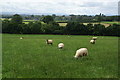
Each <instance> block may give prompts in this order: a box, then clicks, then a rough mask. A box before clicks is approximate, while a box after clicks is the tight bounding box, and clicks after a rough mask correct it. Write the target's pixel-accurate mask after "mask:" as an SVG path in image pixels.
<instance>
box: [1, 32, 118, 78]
mask: <svg viewBox="0 0 120 80" xmlns="http://www.w3.org/2000/svg"><path fill="white" fill-rule="evenodd" d="M21 36H22V37H24V39H22V40H20V39H19V38H20V37H21ZM91 37H92V36H80V35H78V36H71V35H70V36H67V35H15V34H13V35H11V34H3V43H2V44H3V69H2V72H3V74H2V76H3V78H5V77H6V78H117V77H118V46H117V44H118V38H117V37H102V36H99V37H98V40H97V43H96V44H95V45H93V44H90V43H89V40H90V39H91ZM48 38H50V39H53V40H54V44H53V45H52V46H51V45H46V44H45V40H46V39H48ZM59 42H64V44H65V47H64V49H63V50H59V49H57V44H58V43H59ZM82 47H86V48H88V51H89V55H88V56H86V57H82V58H80V59H77V60H76V59H74V58H73V56H74V54H75V51H76V50H77V49H78V48H82Z"/></svg>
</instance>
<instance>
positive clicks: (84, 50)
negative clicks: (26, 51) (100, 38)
mask: <svg viewBox="0 0 120 80" xmlns="http://www.w3.org/2000/svg"><path fill="white" fill-rule="evenodd" d="M20 39H23V37H20ZM96 40H97V37H92V39H91V40H90V43H91V44H95V43H96ZM46 44H48V45H49V44H50V45H53V40H51V39H47V40H46ZM63 48H64V43H59V44H58V49H63ZM87 55H88V50H87V48H80V49H78V50H77V51H76V54H75V55H74V58H76V59H78V58H80V57H83V56H87Z"/></svg>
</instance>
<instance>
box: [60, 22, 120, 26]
mask: <svg viewBox="0 0 120 80" xmlns="http://www.w3.org/2000/svg"><path fill="white" fill-rule="evenodd" d="M83 24H84V25H87V24H89V23H83ZM91 24H93V25H94V24H99V23H98V22H94V23H91ZM101 24H102V25H104V26H105V27H108V26H110V25H112V24H120V22H101ZM59 25H60V26H66V25H67V23H59Z"/></svg>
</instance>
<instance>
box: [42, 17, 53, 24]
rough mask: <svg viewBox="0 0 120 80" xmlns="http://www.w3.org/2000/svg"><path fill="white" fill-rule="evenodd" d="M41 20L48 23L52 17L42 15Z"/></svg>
mask: <svg viewBox="0 0 120 80" xmlns="http://www.w3.org/2000/svg"><path fill="white" fill-rule="evenodd" d="M42 21H43V22H44V23H47V24H48V23H49V22H52V21H54V19H53V17H52V16H44V17H43V18H42Z"/></svg>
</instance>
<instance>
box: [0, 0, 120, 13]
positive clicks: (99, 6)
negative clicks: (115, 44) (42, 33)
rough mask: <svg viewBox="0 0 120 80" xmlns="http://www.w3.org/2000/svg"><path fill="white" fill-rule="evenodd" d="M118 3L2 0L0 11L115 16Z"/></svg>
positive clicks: (104, 1)
mask: <svg viewBox="0 0 120 80" xmlns="http://www.w3.org/2000/svg"><path fill="white" fill-rule="evenodd" d="M118 2H119V0H2V1H0V11H1V12H13V13H22V14H28V13H29V14H37V13H41V14H42V13H43V14H44V13H51V14H61V15H62V14H68V15H69V14H75V15H96V14H99V13H103V14H105V15H117V14H118Z"/></svg>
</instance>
